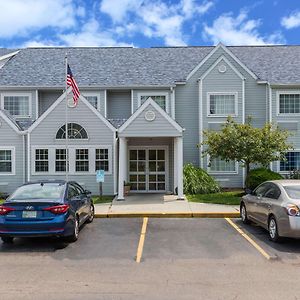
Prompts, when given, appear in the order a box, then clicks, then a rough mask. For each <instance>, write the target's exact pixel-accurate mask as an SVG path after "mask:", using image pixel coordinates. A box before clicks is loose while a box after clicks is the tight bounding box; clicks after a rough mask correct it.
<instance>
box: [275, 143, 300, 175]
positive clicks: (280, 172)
mask: <svg viewBox="0 0 300 300" xmlns="http://www.w3.org/2000/svg"><path fill="white" fill-rule="evenodd" d="M288 152H300V148H297V149H293V150H289V151H287V152H286V153H288ZM277 173H279V174H282V175H289V174H290V171H280V160H278V161H277Z"/></svg>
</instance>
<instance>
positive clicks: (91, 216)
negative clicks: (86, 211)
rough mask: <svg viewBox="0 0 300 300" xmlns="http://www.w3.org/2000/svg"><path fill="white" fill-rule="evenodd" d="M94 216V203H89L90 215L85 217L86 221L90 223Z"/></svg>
mask: <svg viewBox="0 0 300 300" xmlns="http://www.w3.org/2000/svg"><path fill="white" fill-rule="evenodd" d="M94 217H95V207H94V205H93V204H92V205H91V211H90V216H89V218H88V219H87V221H86V223H92V222H93V221H94Z"/></svg>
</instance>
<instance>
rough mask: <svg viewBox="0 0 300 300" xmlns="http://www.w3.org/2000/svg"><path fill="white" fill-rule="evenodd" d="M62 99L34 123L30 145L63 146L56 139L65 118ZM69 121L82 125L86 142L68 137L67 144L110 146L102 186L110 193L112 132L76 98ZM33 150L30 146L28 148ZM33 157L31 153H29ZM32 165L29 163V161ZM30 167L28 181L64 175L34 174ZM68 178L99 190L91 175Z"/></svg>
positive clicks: (90, 188) (95, 190)
mask: <svg viewBox="0 0 300 300" xmlns="http://www.w3.org/2000/svg"><path fill="white" fill-rule="evenodd" d="M64 108H65V102H64V101H62V102H60V103H59V105H58V106H57V107H56V108H55V109H54V110H53V111H52V112H51V113H50V114H49V115H48V116H47V117H46V118H45V119H44V120H43V121H42V122H41V123H40V124H39V126H37V127H36V128H35V129H34V130H33V131H32V133H31V135H30V143H31V147H33V146H59V145H61V146H62V145H65V141H64V140H56V139H55V136H56V132H57V130H58V129H59V128H60V127H61V126H63V125H64V121H63V120H64V119H65V109H64ZM68 120H69V122H70V123H71V122H75V123H78V124H80V125H81V126H83V127H84V128H85V130H86V131H87V133H88V141H86V140H69V145H70V146H78V147H89V146H93V145H98V146H110V147H111V150H112V165H111V170H112V174H110V175H109V174H107V175H106V176H105V183H104V185H103V188H104V194H107V195H112V194H113V193H114V163H115V162H114V159H113V158H114V143H113V141H114V133H113V132H112V131H111V129H110V128H108V127H107V125H106V124H104V123H103V122H102V121H101V120H100V119H99V118H98V117H97V116H96V115H95V114H94V113H93V112H92V111H91V110H90V109H89V108H88V107H87V106H86V105H85V104H84V103H83V102H82V101H79V103H78V106H77V107H76V109H69V115H68ZM31 152H32V149H31ZM30 157H32V153H30ZM31 166H32V162H31ZM32 171H33V170H31V180H39V179H45V178H61V179H64V178H65V176H64V175H59V174H55V175H47V174H46V175H33V174H32V173H33V172H32ZM69 179H70V180H75V181H77V182H79V183H81V184H83V185H84V186H85V187H86V188H87V189H89V190H91V191H92V193H94V194H96V193H98V184H97V183H96V177H95V175H94V174H86V175H70V176H69Z"/></svg>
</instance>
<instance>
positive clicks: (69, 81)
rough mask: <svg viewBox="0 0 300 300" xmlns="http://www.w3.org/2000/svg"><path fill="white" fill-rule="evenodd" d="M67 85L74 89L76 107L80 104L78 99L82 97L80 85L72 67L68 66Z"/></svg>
mask: <svg viewBox="0 0 300 300" xmlns="http://www.w3.org/2000/svg"><path fill="white" fill-rule="evenodd" d="M67 85H68V86H70V87H72V92H73V103H74V106H76V105H77V104H78V99H79V96H80V92H79V88H78V85H77V83H76V81H75V78H74V77H73V74H72V71H71V68H70V66H69V65H68V68H67Z"/></svg>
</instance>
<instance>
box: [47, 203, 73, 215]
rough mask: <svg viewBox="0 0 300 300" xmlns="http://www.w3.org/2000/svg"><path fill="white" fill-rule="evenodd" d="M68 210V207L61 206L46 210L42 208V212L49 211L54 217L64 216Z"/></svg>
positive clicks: (65, 205)
mask: <svg viewBox="0 0 300 300" xmlns="http://www.w3.org/2000/svg"><path fill="white" fill-rule="evenodd" d="M69 208H70V206H69V205H67V204H63V205H56V206H51V207H47V208H44V210H47V211H50V212H52V213H53V214H56V215H60V214H64V213H65V212H66V211H68V209H69Z"/></svg>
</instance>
